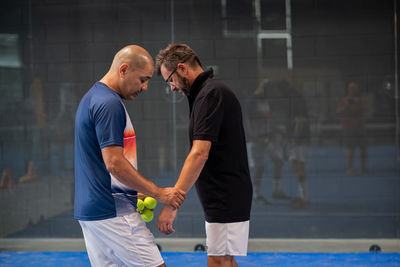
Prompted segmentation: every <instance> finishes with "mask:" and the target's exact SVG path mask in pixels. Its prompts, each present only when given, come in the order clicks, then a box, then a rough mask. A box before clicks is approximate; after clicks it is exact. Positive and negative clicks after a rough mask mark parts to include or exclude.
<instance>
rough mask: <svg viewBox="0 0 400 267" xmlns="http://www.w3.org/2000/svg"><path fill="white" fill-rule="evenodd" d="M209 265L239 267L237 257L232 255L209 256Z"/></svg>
mask: <svg viewBox="0 0 400 267" xmlns="http://www.w3.org/2000/svg"><path fill="white" fill-rule="evenodd" d="M207 267H238V265H237V263H236V261H235V258H234V257H233V256H230V255H225V256H208V257H207Z"/></svg>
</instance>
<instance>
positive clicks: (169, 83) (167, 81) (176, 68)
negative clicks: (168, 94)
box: [165, 66, 178, 87]
mask: <svg viewBox="0 0 400 267" xmlns="http://www.w3.org/2000/svg"><path fill="white" fill-rule="evenodd" d="M177 70H178V66H176V67H175V69H174V71H173V72H171V74H170V75H169V76H168V78H167V79H166V80H165V82H166V83H167V86H169V87H171V82H170V81H169V80H170V79H171V77H172V75H173V74H174V73H175V72H176V71H177Z"/></svg>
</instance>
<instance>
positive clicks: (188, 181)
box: [175, 151, 207, 193]
mask: <svg viewBox="0 0 400 267" xmlns="http://www.w3.org/2000/svg"><path fill="white" fill-rule="evenodd" d="M206 161H207V157H205V156H204V155H202V154H200V153H197V152H194V151H191V152H190V153H189V155H188V157H187V158H186V160H185V164H184V165H183V168H182V171H181V174H180V175H179V178H178V181H177V182H176V184H175V187H176V188H179V189H182V190H183V191H185V192H186V193H187V192H188V191H189V190H190V188H192V186H193V184H194V183H195V182H196V181H197V178H199V175H200V173H201V170H202V169H203V167H204V165H205V163H206Z"/></svg>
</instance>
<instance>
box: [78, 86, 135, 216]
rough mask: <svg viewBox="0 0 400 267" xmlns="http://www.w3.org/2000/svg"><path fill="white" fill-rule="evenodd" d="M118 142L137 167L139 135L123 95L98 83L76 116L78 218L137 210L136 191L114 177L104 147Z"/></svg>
mask: <svg viewBox="0 0 400 267" xmlns="http://www.w3.org/2000/svg"><path fill="white" fill-rule="evenodd" d="M111 145H117V146H122V147H123V148H124V156H125V157H126V158H127V159H128V161H129V162H130V163H131V164H132V165H133V167H135V168H137V156H136V155H137V154H136V135H135V131H134V129H133V126H132V123H131V120H130V118H129V115H128V113H127V111H126V109H125V105H124V103H123V102H122V99H121V97H120V96H119V95H118V94H117V93H116V92H115V91H113V90H112V89H111V88H109V87H108V86H106V85H105V84H103V83H101V82H96V83H95V84H94V85H93V87H92V88H91V89H90V90H89V91H88V92H87V93H86V94H85V96H84V97H83V98H82V100H81V102H80V104H79V107H78V110H77V112H76V117H75V204H74V205H75V207H74V217H75V219H77V220H83V221H87V220H102V219H108V218H112V217H115V216H116V215H117V212H118V213H119V212H121V211H123V210H125V211H126V210H134V207H135V205H136V195H137V192H136V191H135V190H133V189H131V188H129V187H127V186H125V185H124V184H122V183H121V182H119V181H118V180H117V179H116V178H115V177H113V176H112V175H111V174H110V173H109V172H108V170H107V169H106V166H105V164H104V160H103V157H102V153H101V149H102V148H104V147H107V146H111Z"/></svg>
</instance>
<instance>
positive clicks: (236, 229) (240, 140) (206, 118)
mask: <svg viewBox="0 0 400 267" xmlns="http://www.w3.org/2000/svg"><path fill="white" fill-rule="evenodd" d="M156 69H157V71H158V73H159V74H161V75H162V77H163V78H164V79H165V82H166V83H167V84H168V86H170V88H171V90H172V91H178V92H181V93H184V94H185V95H186V96H187V98H188V101H189V108H190V124H189V137H190V145H191V150H190V153H189V155H188V156H187V158H186V160H185V163H184V165H183V168H182V171H181V173H180V175H179V178H178V180H177V182H176V184H175V187H176V188H179V189H182V190H183V191H184V192H186V193H187V192H188V191H189V190H190V188H191V187H192V186H193V184H194V183H196V189H197V193H198V195H199V198H200V201H201V204H202V207H203V210H204V214H205V220H206V234H207V246H208V250H207V254H208V260H207V261H208V266H209V267H211V266H237V263H236V261H235V259H234V257H233V256H245V255H246V254H247V243H248V235H249V220H250V209H251V201H252V191H253V189H252V184H251V179H250V174H249V167H248V160H247V151H246V140H245V135H244V129H243V122H242V112H241V107H240V103H239V101H238V99H237V98H236V96H235V95H234V94H233V92H232V91H231V90H230V89H229V88H228V87H227V86H226V85H225V84H223V83H222V82H220V81H219V80H217V79H215V78H214V77H213V76H214V75H213V70H212V69H211V68H210V69H208V70H206V71H204V70H203V68H202V66H201V63H200V60H199V58H198V57H197V55H196V54H195V52H194V51H193V50H192V49H191V48H190V47H189V46H187V45H184V44H172V45H169V46H168V47H167V48H165V49H164V50H161V51H160V52H159V54H158V56H157V61H156ZM176 214H177V209H176V208H174V207H172V206H170V205H168V204H166V205H165V206H164V207H163V209H162V211H161V213H160V215H159V218H158V228H159V230H160V231H161V232H163V233H165V234H170V233H173V232H174V231H175V230H174V229H173V226H172V223H173V221H174V219H175V217H176Z"/></svg>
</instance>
